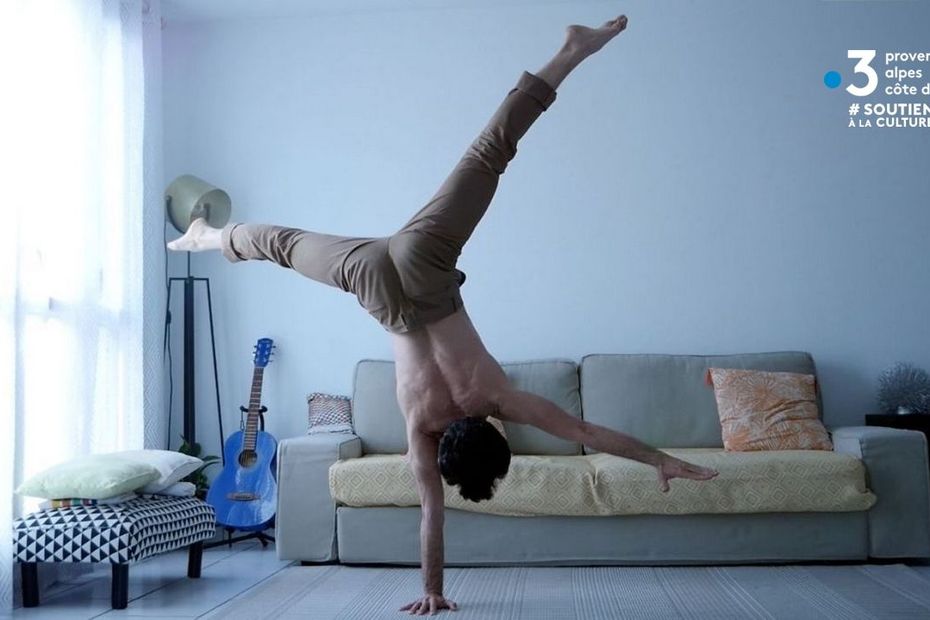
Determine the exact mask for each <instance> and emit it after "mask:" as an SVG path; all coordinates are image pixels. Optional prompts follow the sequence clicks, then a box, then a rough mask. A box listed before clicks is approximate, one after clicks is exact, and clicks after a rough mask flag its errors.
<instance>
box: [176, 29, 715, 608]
mask: <svg viewBox="0 0 930 620" xmlns="http://www.w3.org/2000/svg"><path fill="white" fill-rule="evenodd" d="M626 24H627V19H626V17H625V16H622V15H621V16H620V17H617V18H616V19H613V20H611V21H608V22H606V23H605V24H603V25H602V26H600V27H598V28H588V27H585V26H579V25H573V26H569V27H568V28H567V34H566V38H565V42H564V43H563V45H562V47H561V48H560V49H559V51H558V52H557V53H556V54H555V56H554V57H553V58H552V59H551V60H550V61H549V62H548V63H547V64H546V65H544V66H543V67H542V68H541V69H540V70H539V71H538V72H537V73H536V74H531V73H528V72H524V73H523V74H522V75H521V76H520V78H519V80H518V81H517V84H516V87H515V88H513V89H512V90H511V91H510V92H509V93H508V94H507V96H506V98H505V99H504V101H503V103H502V104H501V105H500V107H499V108H498V110H497V111H496V112H495V114H494V116H493V117H492V118H491V120H490V122H489V123H488V125H487V126H486V127H485V129H484V130H483V131H482V132H481V134H480V135H479V136H478V138H477V139H476V140H475V141H474V142H473V143H472V144H471V146H470V147H469V148H468V150H467V151H466V153H465V155H464V156H463V157H462V159H461V161H459V163H458V164H457V166H456V167H455V169H454V170H453V171H452V173H451V175H450V176H449V177H448V178H447V179H446V180H445V182H444V183H443V185H442V186H441V187H440V189H439V191H438V192H437V193H436V195H435V196H434V197H433V198H432V199H431V200H430V202H428V203H427V204H426V206H425V207H423V209H421V210H420V211H419V212H418V213H417V214H416V215H414V216H413V218H412V219H411V220H410V221H409V222H407V224H405V225H404V227H403V228H401V229H400V230H399V231H398V232H396V233H395V234H393V235H391V236H389V237H339V236H335V235H326V234H321V233H315V232H311V231H306V230H300V229H295V228H285V227H281V226H265V225H253V224H230V225H228V226H226V227H225V228H223V229H222V230H219V229H215V228H211V227H209V226H207V225H206V223H205V222H204V221H203V220H201V219H198V220H195V221H194V222H193V223H192V224H191V226H190V228H189V230H188V231H187V232H186V233H185V234H184V236H183V237H181V238H180V239H178V240H176V241H173V242H172V243H169V244H168V247H170V248H171V249H172V250H187V251H202V250H221V251H222V252H223V254H224V255H225V256H226V257H227V258H228V259H229V260H231V261H239V260H271V261H274V262H276V263H278V264H280V265H282V266H285V267H289V268H291V269H294V270H296V271H298V272H299V273H301V274H302V275H304V276H307V277H309V278H312V279H314V280H317V281H320V282H323V283H326V284H330V285H332V286H335V287H338V288H340V289H342V290H344V291H347V292H351V293H353V294H355V296H356V297H357V299H358V301H359V304H360V305H361V306H362V307H364V308H365V309H366V310H368V312H369V313H370V314H371V315H372V316H374V317H375V318H376V319H377V320H378V321H379V322H380V323H381V325H382V326H383V327H384V328H385V329H386V330H387V331H388V332H390V333H391V334H392V339H393V344H394V356H395V361H396V374H397V401H398V403H399V405H400V408H401V410H402V411H403V413H404V417H405V418H406V424H407V442H408V447H409V451H408V462H409V463H410V466H411V468H412V470H413V472H414V474H415V477H416V480H417V487H418V491H419V494H420V503H421V508H422V511H421V514H422V517H421V523H420V556H421V561H422V569H423V581H424V595H423V596H422V597H421V598H419V599H417V600H416V601H413V602H412V603H410V604H408V605H406V606H404V607H403V608H401V611H408V612H409V613H411V614H417V615H423V614H427V613H429V614H434V613H436V611H438V610H441V609H451V610H455V609H456V604H455V603H454V602H452V601H451V600H449V599H447V598H445V597H444V595H443V509H444V501H443V485H442V480H443V478H445V480H446V482H447V483H448V484H450V485H453V486H458V487H459V492H460V493H461V495H462V496H463V497H465V498H466V499H469V500H472V501H476V502H477V501H481V500H482V499H490V497H491V496H492V494H493V492H494V486H495V484H496V481H497V480H498V479H500V478H503V477H504V475H506V473H507V469H508V467H509V464H510V451H509V448H508V446H507V441H506V439H505V438H504V437H503V436H502V435H501V433H500V432H498V430H497V429H498V428H499V427H498V426H496V425H495V424H492V422H494V423H496V422H497V421H496V420H494V418H499V419H501V420H505V421H507V422H509V423H514V424H532V425H534V426H536V427H538V428H540V429H542V430H544V431H546V432H548V433H551V434H553V435H556V436H558V437H563V438H565V439H568V440H569V441H574V442H577V443H581V444H583V445H585V446H587V447H589V448H593V449H595V450H598V451H600V452H606V453H609V454H614V455H617V456H622V457H625V458H629V459H633V460H636V461H640V462H643V463H647V464H649V465H652V466H654V467H655V468H656V472H657V477H658V484H659V488H660V489H661V490H662V491H667V490H668V488H669V484H668V481H669V480H670V479H672V478H689V479H692V480H709V479H711V478H713V477H714V476H716V475H717V472H716V471H714V470H711V469H707V468H704V467H698V466H696V465H692V464H690V463H686V462H684V461H682V460H679V459H676V458H673V457H671V456H669V455H667V454H665V453H663V452H660V451H658V450H655V449H654V448H651V447H649V446H647V445H646V444H644V443H642V442H640V441H638V440H636V439H634V438H633V437H630V436H629V435H624V434H623V433H619V432H616V431H613V430H610V429H608V428H604V427H601V426H597V425H595V424H591V423H590V422H585V421H584V420H580V419H578V418H576V417H574V416H572V415H570V414H568V413H567V412H565V411H564V410H562V409H561V408H559V407H558V406H557V405H555V404H554V403H552V402H550V401H548V400H546V399H545V398H541V397H539V396H536V395H534V394H530V393H528V392H523V391H520V390H517V389H515V388H514V387H512V386H511V385H510V384H509V383H508V380H507V377H506V376H505V374H504V372H503V370H502V369H501V367H500V365H498V363H497V362H496V361H495V360H494V358H493V357H491V355H490V354H489V353H488V351H487V350H486V349H485V348H484V344H483V343H482V342H481V338H480V337H479V336H478V332H477V331H475V327H474V325H472V322H471V320H470V319H469V317H468V314H467V313H466V311H465V309H464V307H463V306H462V298H461V295H460V293H459V287H460V286H461V285H462V284H463V283H464V282H465V274H464V273H462V272H461V271H459V270H458V269H456V268H455V265H456V261H457V259H458V256H459V254H460V253H461V250H462V247H463V246H464V245H465V242H466V241H467V240H468V238H469V237H470V236H471V233H472V231H473V230H474V228H475V226H476V225H477V224H478V222H479V220H480V219H481V217H482V216H483V215H484V213H485V211H486V210H487V208H488V205H489V204H490V202H491V198H492V197H493V195H494V191H495V189H496V188H497V182H498V178H499V177H500V175H501V174H503V172H504V168H505V167H506V166H507V163H508V162H509V161H510V160H511V159H513V157H514V155H515V154H516V145H517V142H518V141H519V139H520V138H521V137H522V136H523V135H524V134H525V133H526V131H527V130H528V129H529V127H530V126H531V125H532V124H533V122H534V121H535V120H536V118H538V117H539V116H540V114H541V113H542V112H543V111H544V110H545V109H546V108H548V107H549V105H551V104H552V103H553V101H554V100H555V89H556V88H558V86H559V84H561V83H562V81H563V80H564V79H565V77H566V76H567V75H568V74H569V73H570V72H571V71H572V70H573V69H574V68H575V67H577V66H578V64H579V63H581V61H582V60H584V59H585V58H587V57H588V56H590V55H592V54H594V53H595V52H597V51H598V50H599V49H601V48H602V47H603V46H604V45H605V44H606V43H607V42H608V41H610V40H611V39H613V38H614V37H615V36H616V35H618V34H619V33H620V32H622V31H623V30H624V29H625V28H626ZM489 416H491V417H492V422H488V421H487V418H488V417H489Z"/></svg>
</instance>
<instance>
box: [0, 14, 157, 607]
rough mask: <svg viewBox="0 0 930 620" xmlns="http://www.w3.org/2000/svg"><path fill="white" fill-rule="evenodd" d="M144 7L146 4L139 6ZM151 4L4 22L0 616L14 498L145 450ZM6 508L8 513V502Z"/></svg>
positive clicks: (19, 506)
mask: <svg viewBox="0 0 930 620" xmlns="http://www.w3.org/2000/svg"><path fill="white" fill-rule="evenodd" d="M145 4H146V5H148V3H147V2H146V3H145ZM148 9H149V7H148V6H143V1H142V0H137V1H131V0H123V1H119V0H13V1H12V2H7V3H6V4H5V6H4V8H3V9H0V12H3V13H4V14H0V22H2V24H3V25H2V26H0V29H2V32H0V38H2V40H3V43H2V44H0V45H3V48H2V49H0V52H2V54H0V55H2V57H3V59H2V60H0V62H2V63H3V66H2V69H3V71H2V72H0V75H3V76H6V79H5V80H4V82H5V84H4V89H3V90H4V96H3V99H4V102H3V104H0V105H2V106H3V107H2V108H0V129H2V132H0V135H2V136H3V138H2V139H0V140H2V145H0V149H2V153H3V161H2V162H0V164H2V167H0V178H2V183H0V205H2V206H0V209H2V211H0V225H2V239H3V240H2V242H0V285H2V288H0V395H2V398H3V403H4V404H5V407H4V411H6V412H9V413H6V414H4V415H9V416H10V420H9V423H8V424H7V425H6V426H5V428H6V429H7V430H8V431H10V432H6V433H0V442H2V443H0V459H2V461H0V496H2V497H3V498H4V501H3V502H2V507H0V509H2V513H0V532H7V533H4V534H2V535H0V613H3V612H4V611H5V610H8V609H9V608H10V606H11V602H12V571H13V564H12V550H11V546H10V535H9V534H8V532H10V526H11V520H12V519H14V518H16V517H17V516H19V515H20V514H21V513H22V512H23V511H29V510H32V509H33V508H34V507H35V501H34V500H30V499H24V498H20V497H18V496H14V495H13V494H12V490H13V489H14V488H15V486H16V485H17V484H19V482H21V481H22V480H23V479H24V478H27V477H29V476H31V475H32V474H34V473H36V472H38V471H39V470H42V469H44V468H46V467H49V466H51V465H53V464H55V463H58V462H60V461H63V460H65V459H68V458H70V457H74V456H78V455H83V454H89V453H95V452H106V451H112V450H118V449H130V448H141V447H142V446H143V435H144V414H143V371H142V367H143V359H142V358H143V314H142V311H143V243H142V241H143V221H144V218H143V213H144V210H145V209H144V182H143V181H144V174H143V171H144V162H143V133H144V119H145V106H144V101H145V100H144V94H145V88H144V84H145V82H144V71H143V68H144V62H143V19H144V18H143V13H144V11H145V10H148ZM6 498H12V501H9V502H8V501H6Z"/></svg>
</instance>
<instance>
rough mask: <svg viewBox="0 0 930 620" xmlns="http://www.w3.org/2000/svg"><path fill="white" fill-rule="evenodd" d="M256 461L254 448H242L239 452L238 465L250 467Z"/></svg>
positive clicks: (256, 455) (256, 456)
mask: <svg viewBox="0 0 930 620" xmlns="http://www.w3.org/2000/svg"><path fill="white" fill-rule="evenodd" d="M256 461H258V454H257V453H256V452H255V450H243V451H242V452H240V453H239V465H241V466H242V467H251V466H252V465H255V462H256Z"/></svg>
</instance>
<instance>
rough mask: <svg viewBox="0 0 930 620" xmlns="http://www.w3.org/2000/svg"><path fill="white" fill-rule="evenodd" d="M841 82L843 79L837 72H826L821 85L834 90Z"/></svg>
mask: <svg viewBox="0 0 930 620" xmlns="http://www.w3.org/2000/svg"><path fill="white" fill-rule="evenodd" d="M842 82H843V77H842V76H841V75H840V74H839V72H838V71H827V72H826V73H824V74H823V83H824V84H826V85H827V88H836V87H837V86H839V85H840V84H841V83H842Z"/></svg>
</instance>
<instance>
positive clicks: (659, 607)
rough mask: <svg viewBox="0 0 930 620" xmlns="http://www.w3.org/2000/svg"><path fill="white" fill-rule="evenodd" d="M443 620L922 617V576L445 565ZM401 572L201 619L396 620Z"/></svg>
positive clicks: (365, 570)
mask: <svg viewBox="0 0 930 620" xmlns="http://www.w3.org/2000/svg"><path fill="white" fill-rule="evenodd" d="M445 580H446V583H445V591H446V595H447V596H448V597H449V598H450V599H452V600H453V601H455V602H456V603H458V605H459V610H458V611H457V612H455V613H452V612H443V616H444V617H448V618H453V619H454V620H469V619H477V618H480V619H482V620H485V619H495V618H502V619H507V620H517V619H524V618H525V619H527V620H575V619H577V620H595V619H601V618H605V619H606V618H611V619H614V618H655V619H659V618H662V619H669V618H714V619H718V618H740V619H743V618H765V619H772V618H786V619H790V620H808V619H815V618H824V619H830V620H839V619H856V620H859V619H861V620H865V619H873V618H930V579H928V578H927V577H926V576H925V575H924V574H922V573H919V572H918V571H915V570H912V569H911V568H909V567H907V566H904V565H899V564H895V565H881V566H877V565H861V566H860V565H843V566H835V565H829V566H824V565H812V566H733V567H578V568H570V567H566V568H536V567H504V568H448V569H446V572H445ZM421 587H422V586H421V581H420V572H419V571H418V570H414V569H409V568H381V567H376V568H370V567H349V566H314V567H302V566H293V567H289V568H286V569H284V570H282V571H280V572H278V573H277V574H275V575H273V576H272V577H270V578H269V579H267V580H265V581H264V582H262V583H260V584H258V585H257V586H255V587H254V588H252V589H251V590H248V591H246V592H244V593H242V594H241V595H239V596H238V597H236V598H235V599H232V600H231V601H229V602H228V603H226V604H225V605H223V606H222V607H219V608H217V609H216V610H214V611H213V613H212V614H210V615H208V616H207V617H209V618H224V619H228V620H240V619H241V620H259V619H271V618H282V619H286V618H305V619H309V618H312V619H313V620H325V619H329V618H333V619H336V618H339V619H345V620H369V619H372V618H395V619H396V618H403V617H405V616H406V615H405V614H402V613H399V612H398V609H399V608H400V607H401V606H402V605H404V604H406V603H408V602H410V601H412V600H414V599H415V598H416V597H417V595H418V594H419V592H420V589H421Z"/></svg>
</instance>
